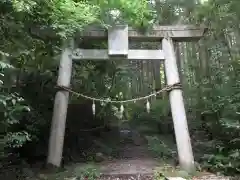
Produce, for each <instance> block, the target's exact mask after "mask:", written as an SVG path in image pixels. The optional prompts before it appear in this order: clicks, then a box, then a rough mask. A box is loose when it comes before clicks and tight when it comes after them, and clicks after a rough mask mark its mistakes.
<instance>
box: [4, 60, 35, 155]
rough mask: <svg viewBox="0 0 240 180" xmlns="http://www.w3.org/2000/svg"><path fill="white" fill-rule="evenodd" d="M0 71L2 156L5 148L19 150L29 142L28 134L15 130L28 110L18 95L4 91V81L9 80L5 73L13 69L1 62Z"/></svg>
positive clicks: (5, 83)
mask: <svg viewBox="0 0 240 180" xmlns="http://www.w3.org/2000/svg"><path fill="white" fill-rule="evenodd" d="M0 69H1V76H2V80H1V82H2V83H1V87H0V92H1V94H0V103H1V106H0V116H1V121H0V123H1V153H3V154H4V149H5V148H9V147H10V148H19V147H22V146H23V145H24V144H25V143H26V142H27V141H30V140H31V136H30V134H29V133H28V132H26V131H25V130H20V129H19V128H17V126H18V125H19V124H21V120H22V119H23V116H24V114H26V113H27V112H29V111H30V108H29V106H27V105H26V103H25V102H24V99H23V97H21V96H20V95H19V94H18V93H16V92H9V91H8V89H6V88H7V86H5V85H7V82H6V80H7V79H9V78H7V77H6V76H7V75H8V74H7V73H6V72H7V70H12V69H13V67H12V66H11V65H9V64H8V63H7V62H5V61H2V62H1V64H0ZM8 83H9V84H10V85H11V84H12V83H10V82H8ZM9 88H10V87H9Z"/></svg>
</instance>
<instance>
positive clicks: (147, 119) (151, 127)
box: [130, 99, 171, 133]
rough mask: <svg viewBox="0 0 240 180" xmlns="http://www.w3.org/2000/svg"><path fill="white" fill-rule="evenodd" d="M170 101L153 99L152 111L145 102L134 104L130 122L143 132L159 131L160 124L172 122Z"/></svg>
mask: <svg viewBox="0 0 240 180" xmlns="http://www.w3.org/2000/svg"><path fill="white" fill-rule="evenodd" d="M169 112H170V109H169V102H168V100H167V99H159V100H153V101H152V103H151V110H150V113H148V112H147V111H146V108H145V105H144V104H134V105H133V106H132V108H131V109H130V119H131V121H130V124H132V126H134V127H137V128H138V129H139V130H140V131H141V132H142V133H148V132H151V133H154V132H155V133H156V132H159V126H161V125H163V124H165V125H167V124H169V123H171V119H169Z"/></svg>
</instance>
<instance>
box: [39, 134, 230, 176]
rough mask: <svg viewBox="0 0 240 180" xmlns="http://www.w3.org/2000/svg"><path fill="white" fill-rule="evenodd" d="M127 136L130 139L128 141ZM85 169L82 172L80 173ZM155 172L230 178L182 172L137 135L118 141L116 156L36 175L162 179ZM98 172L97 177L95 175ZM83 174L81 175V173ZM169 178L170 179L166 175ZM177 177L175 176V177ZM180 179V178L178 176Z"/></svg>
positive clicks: (171, 174)
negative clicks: (154, 153) (156, 156)
mask: <svg viewBox="0 0 240 180" xmlns="http://www.w3.org/2000/svg"><path fill="white" fill-rule="evenodd" d="M129 139H131V140H130V141H129ZM83 169H84V172H83ZM156 172H160V173H161V174H164V176H166V177H175V178H176V177H183V178H185V179H193V180H205V179H206V180H207V179H208V180H229V178H227V177H220V176H217V175H214V174H210V173H198V174H197V175H195V177H193V176H192V177H191V178H190V176H189V175H188V174H187V173H186V172H183V171H180V170H177V169H176V167H175V166H174V163H173V162H170V161H169V162H166V161H160V160H159V159H156V158H153V157H152V156H151V155H150V154H149V150H148V146H147V143H146V140H145V139H142V138H141V137H140V136H137V138H136V136H134V137H133V139H132V136H131V137H130V138H129V137H128V138H127V140H126V138H125V139H124V140H122V141H121V146H120V149H119V158H117V159H112V160H105V161H103V162H99V163H94V164H91V165H90V164H82V163H79V164H73V165H69V166H67V167H65V171H63V172H59V173H54V174H48V175H46V174H39V175H38V177H39V178H38V179H49V180H51V179H52V180H53V179H55V180H57V179H59V180H78V179H81V178H80V177H81V176H85V177H86V176H88V178H83V179H88V180H94V179H99V180H135V179H136V180H148V179H149V180H153V179H157V180H161V179H164V178H161V177H160V174H158V177H156V174H157V173H156ZM96 173H99V175H100V177H98V178H96V177H94V176H95V175H96ZM83 174H84V175H83ZM169 179H170V178H169ZM176 180H178V179H176ZM179 180H181V179H179Z"/></svg>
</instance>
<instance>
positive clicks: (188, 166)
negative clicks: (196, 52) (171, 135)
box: [47, 25, 206, 172]
mask: <svg viewBox="0 0 240 180" xmlns="http://www.w3.org/2000/svg"><path fill="white" fill-rule="evenodd" d="M205 30H206V28H204V27H195V26H184V25H183V26H159V27H155V28H153V31H152V33H148V34H145V35H142V34H140V33H138V32H136V31H134V30H133V29H131V28H128V26H116V27H113V28H111V29H109V31H108V33H107V34H106V31H105V30H99V31H96V30H95V31H94V30H91V31H89V32H88V33H86V32H84V33H82V34H78V35H77V37H79V36H81V37H82V38H88V39H91V38H92V39H106V38H108V49H101V50H96V49H95V50H86V49H78V50H77V51H75V52H72V51H71V49H70V48H68V47H66V48H65V49H63V52H62V57H61V60H60V66H59V76H58V82H57V85H58V86H67V87H69V86H70V79H71V74H72V60H109V59H113V60H117V59H126V60H164V64H165V71H166V78H167V84H168V85H173V84H175V83H179V82H180V78H179V73H178V67H177V60H176V55H175V52H174V46H173V41H189V40H193V39H194V40H198V39H200V38H201V37H202V36H203V34H204V32H205ZM129 39H130V40H140V41H141V40H147V41H149V40H151V41H160V40H161V41H162V50H161V49H159V50H138V49H136V50H129V48H128V43H129V42H128V41H129ZM68 98H69V92H67V91H64V90H59V91H58V92H57V94H56V97H55V102H54V112H53V118H52V127H51V135H50V139H49V153H48V159H47V162H48V163H49V164H52V165H54V166H57V167H59V166H60V165H61V159H62V149H63V142H64V133H65V123H66V114H67V105H68ZM169 99H170V105H171V112H172V117H173V124H174V131H175V136H176V142H177V148H178V156H179V162H180V166H181V167H182V168H183V169H184V170H186V171H188V172H191V171H193V170H194V169H195V168H194V157H193V152H192V147H191V142H190V136H189V131H188V125H187V118H186V112H185V107H184V102H183V96H182V90H181V89H173V90H172V91H170V92H169Z"/></svg>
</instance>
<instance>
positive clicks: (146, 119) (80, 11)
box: [0, 0, 240, 180]
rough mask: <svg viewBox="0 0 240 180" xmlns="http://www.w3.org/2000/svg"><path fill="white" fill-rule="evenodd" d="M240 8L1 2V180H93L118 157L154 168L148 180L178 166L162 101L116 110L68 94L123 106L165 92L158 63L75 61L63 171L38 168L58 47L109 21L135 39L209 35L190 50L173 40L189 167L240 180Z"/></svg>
mask: <svg viewBox="0 0 240 180" xmlns="http://www.w3.org/2000/svg"><path fill="white" fill-rule="evenodd" d="M239 9H240V1H239V0H1V1H0V13H1V17H0V35H1V39H2V40H1V41H0V58H1V60H0V116H1V118H0V123H1V125H0V179H4V178H5V179H6V180H15V179H16V180H19V179H39V180H40V179H66V177H68V176H74V177H78V179H89V180H94V179H99V177H100V175H99V174H100V171H101V163H103V164H104V163H105V162H109V161H110V162H113V161H114V162H115V161H116V162H118V160H119V159H121V162H122V159H125V160H124V161H123V162H126V164H123V165H122V166H126V167H124V168H126V169H127V166H128V162H131V163H132V162H133V160H132V159H134V158H135V159H134V162H135V161H136V159H137V162H140V164H141V162H144V160H141V159H149V156H151V158H154V162H155V161H159V162H161V165H158V166H160V167H159V169H160V170H159V171H158V172H157V171H155V173H154V177H155V179H158V180H161V179H163V178H161V177H160V176H162V173H160V172H164V170H163V168H165V164H170V165H171V166H173V167H174V169H176V168H177V167H178V164H179V162H178V156H177V147H176V140H175V135H174V126H173V120H172V114H171V107H170V103H169V96H168V92H166V91H163V92H162V93H160V94H158V95H157V96H153V97H151V98H150V99H149V103H150V107H148V106H149V104H147V108H146V101H141V100H137V101H136V102H130V103H126V104H124V106H123V107H124V110H123V109H122V108H123V107H122V104H119V103H104V102H101V101H100V102H95V103H96V104H94V105H95V106H96V108H94V110H93V101H92V100H89V99H86V98H83V97H81V96H78V95H76V94H77V93H81V94H84V95H87V96H89V97H95V98H99V99H111V100H125V99H133V98H136V97H143V96H147V95H149V94H151V93H153V92H156V91H159V90H161V89H164V88H165V87H166V85H167V82H166V73H165V71H164V69H165V67H164V63H163V62H162V61H151V60H148V61H138V60H134V61H128V60H119V61H114V60H109V61H92V60H86V61H85V60H84V61H76V63H74V64H73V69H72V71H73V73H72V76H71V89H72V91H74V92H75V94H74V93H70V95H69V104H68V110H67V120H66V129H65V137H64V148H63V157H62V164H61V167H60V168H57V169H55V168H54V169H53V168H52V167H47V165H46V161H47V156H48V146H49V137H50V129H51V124H52V117H53V105H54V98H55V94H56V92H57V91H58V89H57V88H56V84H57V79H58V70H59V61H60V59H61V52H62V49H63V46H64V42H68V41H69V40H71V39H74V38H75V35H76V34H77V33H79V32H82V31H84V30H85V29H87V28H89V27H91V26H96V27H102V28H109V27H111V26H113V25H115V24H128V26H131V27H132V28H134V29H135V30H136V31H139V32H148V31H151V28H152V27H154V26H156V25H158V26H164V25H196V26H205V27H206V28H207V30H206V31H205V33H204V37H203V38H201V39H200V40H198V41H192V42H174V47H175V54H176V57H177V62H178V72H179V74H180V81H181V84H182V89H183V97H184V105H185V109H186V116H187V120H188V129H189V133H190V137H191V144H192V149H193V154H194V161H195V162H196V163H195V164H196V169H197V171H198V173H201V172H210V173H212V174H215V175H222V176H229V177H236V179H240V177H239V175H240V30H239V26H240V11H239ZM78 42H79V44H78V46H79V47H80V48H83V49H106V48H107V42H105V41H96V42H95V41H84V40H83V41H81V40H80V39H78ZM160 43H161V42H130V43H129V48H130V49H133V48H138V49H159V46H160ZM93 111H94V112H93ZM148 111H149V112H148ZM129 149H130V150H129ZM126 159H127V160H126ZM128 159H130V160H128ZM119 161H120V160H119ZM146 162H147V160H146V161H145V163H146ZM150 162H152V160H150ZM163 162H164V163H163ZM78 164H81V165H79V166H78ZM82 164H84V166H83V165H82ZM129 164H130V163H129ZM85 165H86V167H85ZM151 165H152V164H151ZM151 165H146V166H148V167H150V166H151ZM73 166H74V168H75V169H74V172H73V170H72V169H73V168H72V167H73ZM124 168H123V169H124ZM69 169H71V170H69ZM171 170H172V169H171ZM50 171H51V172H50ZM66 171H67V172H66ZM69 171H71V173H70V172H69ZM122 171H124V170H122ZM166 171H167V170H166ZM174 171H177V170H174ZM178 171H179V172H178V173H180V174H181V176H190V175H188V174H187V173H186V172H183V171H181V170H178ZM69 173H70V175H69ZM121 173H122V174H124V172H121ZM164 173H165V172H164ZM73 174H74V175H73ZM156 174H157V175H156ZM186 174H187V175H186ZM195 175H196V174H195ZM195 175H194V176H195ZM196 176H197V175H196ZM73 179H74V178H72V180H73ZM75 179H77V178H75ZM120 179H121V178H120ZM123 179H124V178H123ZM143 179H147V178H143ZM207 179H211V178H207ZM217 179H219V178H217Z"/></svg>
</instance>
